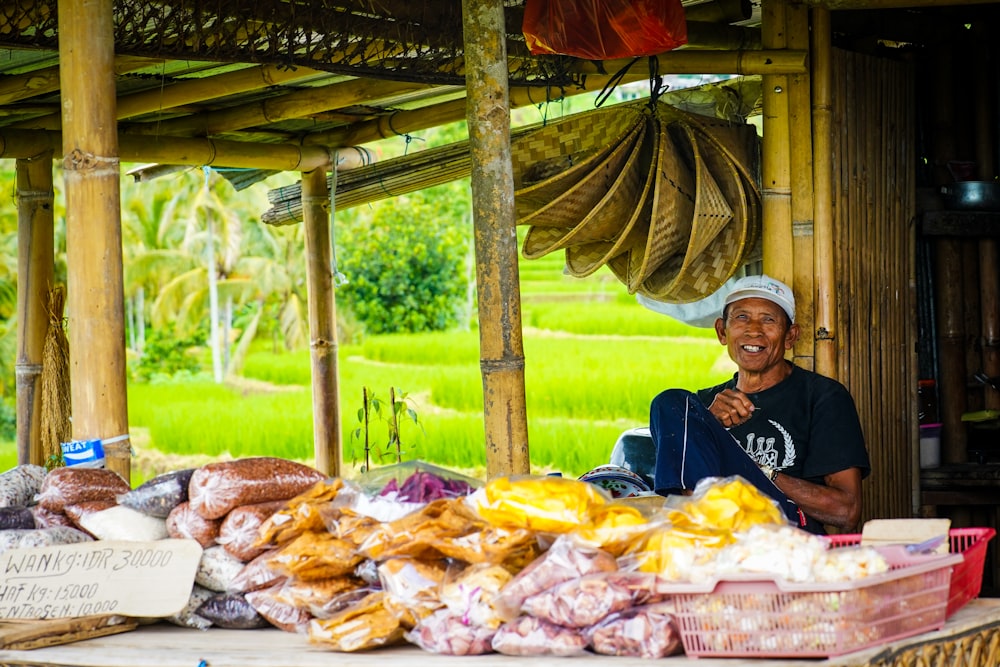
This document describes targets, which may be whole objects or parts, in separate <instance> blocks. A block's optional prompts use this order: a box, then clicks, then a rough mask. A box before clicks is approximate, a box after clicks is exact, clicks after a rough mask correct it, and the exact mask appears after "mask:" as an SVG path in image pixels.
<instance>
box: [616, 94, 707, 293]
mask: <svg viewBox="0 0 1000 667" xmlns="http://www.w3.org/2000/svg"><path fill="white" fill-rule="evenodd" d="M667 108H669V107H667ZM657 118H658V120H659V123H658V125H657V127H658V130H659V134H658V136H657V152H656V183H655V189H654V192H653V202H652V210H651V212H650V217H649V219H648V222H647V223H646V224H645V225H644V229H645V239H644V241H643V242H641V243H639V244H637V245H634V246H632V248H631V249H630V250H629V262H628V269H627V272H626V280H625V284H626V285H627V286H628V288H629V293H634V292H635V291H636V289H638V287H639V285H640V284H641V283H642V281H643V280H645V279H646V278H647V277H648V276H649V274H650V273H652V272H653V271H654V270H655V269H656V268H657V267H658V266H660V265H661V264H663V263H664V262H665V261H667V260H668V259H669V258H670V257H672V256H673V255H674V254H676V253H678V252H681V251H683V249H684V247H685V245H687V242H688V239H689V238H690V236H691V229H692V225H693V224H694V218H695V216H696V210H695V209H696V203H697V202H696V196H697V192H698V189H697V186H698V184H697V178H696V165H695V164H694V163H693V162H690V161H686V160H685V159H684V155H683V154H682V152H681V150H679V148H678V146H677V145H676V143H675V142H674V139H673V138H672V137H671V135H670V133H669V132H667V126H668V124H669V123H670V122H671V117H670V116H669V115H666V114H664V113H663V110H662V108H660V109H657Z"/></svg>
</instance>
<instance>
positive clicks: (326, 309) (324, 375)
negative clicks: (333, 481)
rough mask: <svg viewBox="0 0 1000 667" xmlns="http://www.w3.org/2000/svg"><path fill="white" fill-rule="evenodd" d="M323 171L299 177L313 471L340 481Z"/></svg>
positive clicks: (334, 319)
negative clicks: (305, 276)
mask: <svg viewBox="0 0 1000 667" xmlns="http://www.w3.org/2000/svg"><path fill="white" fill-rule="evenodd" d="M329 203H330V196H329V190H328V189H327V185H326V170H325V169H322V168H321V169H314V170H312V171H309V172H305V173H303V174H302V213H303V225H304V227H305V235H306V267H307V272H308V274H307V285H308V294H309V352H310V361H311V363H312V407H313V410H312V411H313V450H314V452H315V455H316V469H317V470H319V471H320V472H324V473H326V474H327V475H330V476H331V477H339V476H340V468H341V463H342V461H343V456H342V452H343V448H342V440H341V429H340V421H341V420H340V395H339V383H338V381H337V371H338V364H337V306H336V298H335V296H334V292H333V275H332V272H331V266H332V261H333V252H332V246H331V244H330V236H331V235H330V224H331V220H330V218H331V212H330V211H328V210H327V207H328V205H329Z"/></svg>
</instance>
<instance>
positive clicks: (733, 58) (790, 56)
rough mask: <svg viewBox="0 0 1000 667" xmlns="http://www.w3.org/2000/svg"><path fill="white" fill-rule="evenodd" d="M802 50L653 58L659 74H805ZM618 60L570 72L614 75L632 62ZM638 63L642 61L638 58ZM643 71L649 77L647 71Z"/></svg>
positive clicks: (583, 64) (587, 63) (692, 52)
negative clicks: (657, 64)
mask: <svg viewBox="0 0 1000 667" xmlns="http://www.w3.org/2000/svg"><path fill="white" fill-rule="evenodd" d="M807 55H808V54H807V52H806V51H805V50H795V49H781V48H776V49H775V48H767V49H762V50H759V51H758V50H745V51H739V50H726V51H710V50H706V51H699V50H697V49H681V50H678V51H669V52H667V53H661V54H660V55H658V56H656V60H657V61H658V63H659V66H660V69H659V71H660V73H661V74H744V75H750V74H762V75H767V74H800V73H802V72H805V71H806V57H807ZM635 60H636V59H634V58H621V59H617V60H605V61H602V62H594V61H591V60H580V61H578V62H577V63H576V66H575V67H573V68H572V69H571V71H572V72H574V73H577V74H587V75H590V74H608V73H610V74H614V73H615V72H618V71H619V70H621V69H622V68H623V67H627V66H629V64H631V63H633V62H635ZM639 60H645V59H644V58H640V59H639ZM640 69H643V71H644V73H645V74H646V76H648V68H640Z"/></svg>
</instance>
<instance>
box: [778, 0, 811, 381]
mask: <svg viewBox="0 0 1000 667" xmlns="http://www.w3.org/2000/svg"><path fill="white" fill-rule="evenodd" d="M785 34H786V35H788V46H789V48H793V49H808V48H809V10H808V8H806V7H805V6H803V5H800V4H789V5H788V6H787V7H786V10H785ZM810 86H811V82H810V77H809V74H808V72H803V73H801V74H790V75H788V122H789V140H790V143H791V154H790V157H789V159H790V163H789V168H790V169H791V182H790V187H791V198H792V199H791V215H792V252H793V255H794V257H795V263H794V266H793V275H794V278H793V284H794V285H795V295H796V296H795V319H796V320H797V321H798V323H799V327H800V329H801V331H802V335H800V336H799V340H798V341H797V342H796V344H795V348H794V350H793V354H794V355H795V363H796V364H797V365H799V366H801V367H803V368H806V369H809V370H813V369H814V368H815V367H816V360H815V345H816V343H815V336H811V335H809V332H812V331H815V326H814V325H815V321H816V317H815V312H814V311H815V305H814V294H815V288H814V282H815V281H814V277H813V243H814V241H813V233H814V231H813V175H812V174H813V146H812V117H811V111H812V108H811V104H810Z"/></svg>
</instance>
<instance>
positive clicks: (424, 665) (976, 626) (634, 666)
mask: <svg viewBox="0 0 1000 667" xmlns="http://www.w3.org/2000/svg"><path fill="white" fill-rule="evenodd" d="M984 627H992V628H997V629H1000V599H979V600H973V601H972V602H970V603H969V604H968V605H967V606H966V607H964V608H963V609H960V610H959V611H958V613H956V614H955V615H954V616H953V617H952V618H951V619H950V620H949V621H948V623H947V624H946V625H945V627H944V628H942V629H941V630H940V631H937V632H930V633H926V634H923V635H918V636H916V637H911V638H909V639H905V640H900V641H897V642H892V643H890V644H885V645H883V646H879V647H877V648H873V649H868V650H865V651H858V652H857V653H852V654H849V655H845V656H841V657H839V658H832V659H830V660H778V659H754V660H753V661H752V662H753V665H754V667H829V666H830V665H838V666H841V667H864V666H866V665H869V664H871V663H872V661H873V659H875V658H876V657H877V656H883V657H884V656H886V655H892V654H894V653H896V652H898V651H899V650H901V649H904V648H906V647H908V646H916V645H921V644H928V643H930V644H933V643H941V644H946V643H947V644H953V643H955V640H956V639H957V638H959V637H961V636H963V635H966V634H969V633H972V632H976V631H981V630H982V629H983V628H984ZM575 660H586V661H587V662H588V663H589V664H592V665H595V666H596V665H600V664H606V665H608V667H650V665H651V664H652V663H651V662H650V661H649V660H648V659H643V658H619V657H608V656H598V655H590V654H588V655H586V656H583V657H579V658H575ZM202 661H204V663H203V662H202ZM655 662H656V664H657V665H662V664H665V665H669V666H670V667H733V665H734V664H739V661H735V660H733V659H732V658H697V659H694V658H687V657H684V656H675V657H670V658H663V659H662V660H658V661H655ZM473 663H474V664H475V665H476V666H477V667H514V666H515V665H522V666H530V667H541V666H543V665H544V666H546V667H548V666H550V665H552V664H553V658H552V656H538V657H514V656H505V655H498V654H491V655H482V656H474V657H467V658H463V657H458V656H440V655H435V654H432V653H428V652H425V651H422V650H421V649H419V648H417V647H416V646H410V645H406V646H394V647H390V648H384V649H377V650H372V651H367V652H363V653H335V652H332V651H328V650H325V649H323V648H322V647H320V646H313V645H310V644H309V642H308V640H307V639H306V638H305V637H303V636H300V635H295V634H291V633H287V632H281V631H280V630H274V629H266V630H218V629H210V630H205V631H199V630H191V629H186V628H179V627H175V626H172V625H167V624H164V623H158V624H156V625H150V626H143V627H140V628H139V629H137V630H135V631H133V632H127V633H124V634H119V635H112V636H108V637H99V638H96V639H88V640H86V641H81V642H77V643H75V644H67V645H63V646H51V647H47V648H39V649H35V650H31V651H16V650H0V664H2V665H4V667H55V666H59V667H196V666H197V665H199V664H205V665H207V667H320V666H322V667H376V666H379V667H381V666H382V665H384V664H405V665H406V666H407V667H442V665H460V664H473ZM567 664H568V663H567ZM880 664H885V663H880ZM888 664H892V663H888ZM962 664H963V665H965V667H995V665H986V664H985V663H983V664H977V663H970V662H964V663H962Z"/></svg>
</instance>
